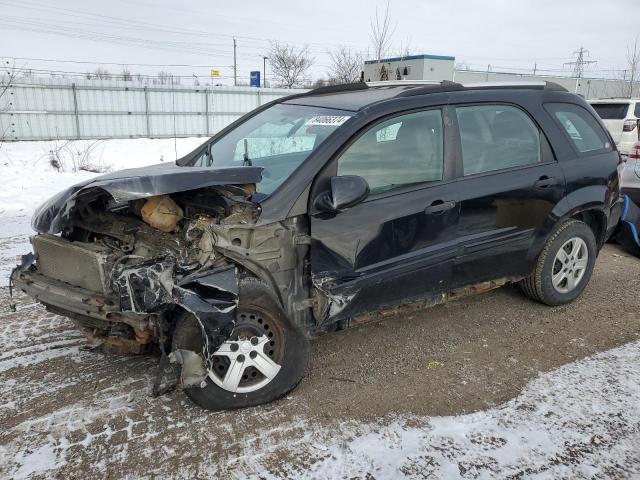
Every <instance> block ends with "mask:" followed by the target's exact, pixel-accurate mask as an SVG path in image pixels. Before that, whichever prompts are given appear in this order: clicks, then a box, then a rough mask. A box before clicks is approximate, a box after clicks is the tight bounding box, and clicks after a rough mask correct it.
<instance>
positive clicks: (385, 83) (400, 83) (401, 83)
mask: <svg viewBox="0 0 640 480" xmlns="http://www.w3.org/2000/svg"><path fill="white" fill-rule="evenodd" d="M445 81H446V80H445ZM366 83H367V85H369V86H370V87H413V86H419V85H439V84H440V81H439V80H381V81H376V82H366Z"/></svg>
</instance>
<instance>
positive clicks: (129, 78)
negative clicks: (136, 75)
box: [120, 67, 133, 82]
mask: <svg viewBox="0 0 640 480" xmlns="http://www.w3.org/2000/svg"><path fill="white" fill-rule="evenodd" d="M120 78H121V79H122V80H124V81H125V82H130V81H132V80H133V75H132V74H131V72H130V71H129V69H128V68H126V67H123V68H122V72H120Z"/></svg>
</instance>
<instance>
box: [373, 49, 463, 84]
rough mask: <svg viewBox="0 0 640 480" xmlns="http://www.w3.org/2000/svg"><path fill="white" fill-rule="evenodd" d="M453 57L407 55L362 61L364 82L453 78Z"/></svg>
mask: <svg viewBox="0 0 640 480" xmlns="http://www.w3.org/2000/svg"><path fill="white" fill-rule="evenodd" d="M454 62H455V57H450V56H446V55H408V56H406V57H394V58H383V59H380V60H367V61H365V62H364V80H365V82H377V81H385V80H435V81H441V80H453V64H454Z"/></svg>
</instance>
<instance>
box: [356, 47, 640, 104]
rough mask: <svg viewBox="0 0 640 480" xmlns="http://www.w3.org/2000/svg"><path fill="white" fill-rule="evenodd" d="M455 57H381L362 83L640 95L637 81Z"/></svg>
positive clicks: (370, 66) (367, 68) (370, 63)
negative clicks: (483, 66) (546, 86)
mask: <svg viewBox="0 0 640 480" xmlns="http://www.w3.org/2000/svg"><path fill="white" fill-rule="evenodd" d="M454 62H455V57H450V56H445V55H408V56H406V57H394V58H384V59H381V60H380V61H377V60H367V61H365V62H364V70H363V73H364V77H363V80H364V81H365V82H379V81H387V80H388V81H395V80H409V81H411V80H430V81H435V82H441V81H442V80H449V81H453V82H459V83H477V82H505V81H506V82H518V81H523V82H527V81H529V82H531V81H547V82H555V83H558V84H560V85H562V86H563V87H564V88H566V89H567V90H568V91H570V92H574V93H577V94H579V95H582V96H583V97H585V98H587V99H593V98H610V97H628V96H629V95H630V94H631V93H632V94H633V96H634V97H635V96H640V82H638V81H635V82H634V84H633V89H632V88H631V85H630V82H629V81H628V80H624V79H613V78H611V79H610V78H589V77H581V78H576V77H571V76H567V75H534V74H526V73H512V72H499V71H492V70H489V69H487V70H486V71H478V70H467V69H459V70H456V69H455V68H454Z"/></svg>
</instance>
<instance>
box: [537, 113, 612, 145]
mask: <svg viewBox="0 0 640 480" xmlns="http://www.w3.org/2000/svg"><path fill="white" fill-rule="evenodd" d="M545 108H546V109H547V111H549V112H550V113H551V114H552V115H553V116H554V117H555V118H556V120H557V121H558V122H559V123H560V125H561V126H562V128H563V130H564V132H565V133H566V134H567V136H568V137H569V138H570V139H571V142H572V143H573V144H574V146H575V147H576V149H577V150H578V151H579V152H580V153H584V154H591V153H598V152H603V151H608V150H610V149H611V145H610V144H609V139H608V138H607V134H606V133H605V132H604V130H603V129H602V127H601V126H600V124H599V123H598V121H597V120H596V119H595V118H593V115H591V114H590V113H589V112H588V111H587V110H586V109H584V108H582V107H580V106H578V105H573V104H570V103H547V104H545Z"/></svg>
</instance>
